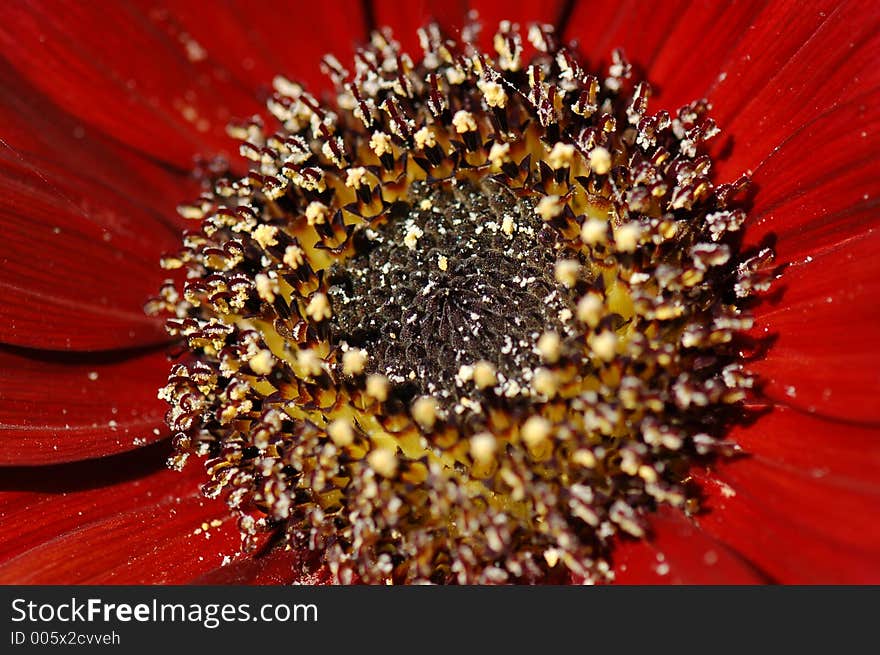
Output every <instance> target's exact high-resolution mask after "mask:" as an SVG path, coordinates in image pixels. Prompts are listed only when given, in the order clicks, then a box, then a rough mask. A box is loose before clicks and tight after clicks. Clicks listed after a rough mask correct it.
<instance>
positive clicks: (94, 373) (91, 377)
mask: <svg viewBox="0 0 880 655" xmlns="http://www.w3.org/2000/svg"><path fill="white" fill-rule="evenodd" d="M88 377H89V380H91V381H92V382H94V381H95V380H97V379H98V371H89V376H88Z"/></svg>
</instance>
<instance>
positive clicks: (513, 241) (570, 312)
mask: <svg viewBox="0 0 880 655" xmlns="http://www.w3.org/2000/svg"><path fill="white" fill-rule="evenodd" d="M412 195H413V197H415V198H421V201H420V202H419V204H418V205H416V206H414V207H411V208H410V209H409V211H408V212H407V213H406V214H405V215H403V216H400V217H398V218H396V219H395V220H394V221H392V222H390V223H387V224H385V225H383V226H382V227H380V228H378V229H377V230H375V231H374V230H370V231H367V232H366V233H365V234H364V236H363V239H362V243H361V244H359V246H358V247H356V250H357V252H358V255H357V256H356V257H354V258H353V259H351V260H349V261H347V262H345V263H343V264H336V265H334V266H333V267H332V268H331V269H330V272H329V283H330V285H331V286H330V289H329V295H330V299H331V302H332V305H333V309H334V314H333V318H332V319H331V324H332V326H333V333H334V340H335V341H337V342H344V343H346V344H348V345H349V346H354V347H358V348H362V349H363V350H364V351H366V353H368V355H369V364H368V366H367V370H368V371H370V372H372V373H381V374H383V375H386V376H387V377H388V379H389V380H390V381H391V383H392V384H393V385H394V387H395V391H396V393H397V394H398V395H399V396H401V397H402V398H403V399H405V400H410V399H411V398H412V397H413V396H415V395H424V394H430V395H432V396H436V397H438V398H439V399H442V400H443V401H444V403H445V404H446V403H448V401H451V400H454V399H455V400H457V399H459V398H460V397H461V396H462V395H467V392H466V391H465V388H466V385H467V383H469V382H470V381H471V379H472V378H473V376H474V373H475V370H474V367H475V365H476V373H477V376H478V377H479V376H481V375H488V376H489V377H487V378H486V379H487V380H488V381H489V382H492V383H493V386H494V387H495V388H496V390H497V392H498V393H500V394H503V393H508V394H510V395H512V396H515V395H517V393H518V390H519V389H521V388H525V387H527V386H528V384H529V381H530V380H531V378H532V375H533V371H534V370H535V369H536V368H537V367H538V366H539V364H540V354H539V352H538V351H537V349H536V346H535V344H536V343H537V341H538V339H539V338H540V336H541V335H542V334H544V333H545V332H551V333H558V334H571V333H573V332H574V331H575V327H574V325H573V323H574V321H573V317H574V310H575V303H576V300H577V298H576V297H575V295H574V293H573V292H572V290H571V289H567V288H565V287H564V286H563V285H561V284H560V283H559V282H558V281H557V280H556V278H555V273H554V271H555V264H556V260H557V247H558V246H560V245H561V243H559V242H558V239H557V235H556V233H555V231H554V230H552V229H551V228H550V227H548V226H547V225H545V224H544V223H543V222H542V221H541V219H540V218H539V217H538V216H537V215H536V214H535V212H534V204H533V203H532V202H529V201H527V200H523V199H519V198H516V196H515V195H513V194H512V193H511V192H510V191H509V190H508V189H506V188H505V187H503V186H502V185H499V184H497V183H492V182H484V183H482V184H481V185H479V186H476V185H472V184H468V183H465V184H462V185H444V186H439V187H436V188H430V187H427V186H425V185H421V184H420V185H417V186H416V185H414V189H413V192H412ZM493 378H494V379H493Z"/></svg>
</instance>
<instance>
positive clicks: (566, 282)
mask: <svg viewBox="0 0 880 655" xmlns="http://www.w3.org/2000/svg"><path fill="white" fill-rule="evenodd" d="M580 273H581V264H580V262H579V261H577V260H576V259H562V260H560V261H558V262H556V267H555V271H554V274H555V276H556V281H557V282H559V283H560V284H561V285H563V286H565V287H567V288H569V289H571V288H572V287H573V286H574V285H575V284H577V281H578V277H579V276H580Z"/></svg>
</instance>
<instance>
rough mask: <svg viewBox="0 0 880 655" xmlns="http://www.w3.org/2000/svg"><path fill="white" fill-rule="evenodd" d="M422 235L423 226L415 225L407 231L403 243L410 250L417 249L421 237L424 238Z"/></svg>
mask: <svg viewBox="0 0 880 655" xmlns="http://www.w3.org/2000/svg"><path fill="white" fill-rule="evenodd" d="M422 235H424V232H423V231H422V228H420V227H418V226H417V225H413V226H412V227H411V228H409V229H408V230H407V231H406V236H405V237H403V244H404V245H405V246H406V247H407V248H409V249H410V250H415V249H416V245H417V244H418V241H419V239H420V238H422Z"/></svg>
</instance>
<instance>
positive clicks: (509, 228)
mask: <svg viewBox="0 0 880 655" xmlns="http://www.w3.org/2000/svg"><path fill="white" fill-rule="evenodd" d="M515 229H516V225H515V224H514V222H513V216H511V215H510V214H505V215H504V218H503V219H502V221H501V231H502V232H504V234H506V235H507V236H510V235H511V234H513V231H514V230H515Z"/></svg>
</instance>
